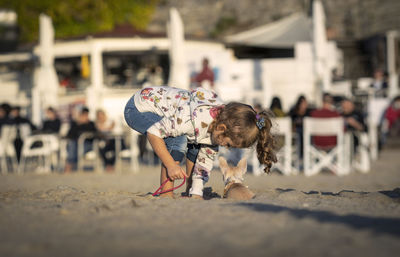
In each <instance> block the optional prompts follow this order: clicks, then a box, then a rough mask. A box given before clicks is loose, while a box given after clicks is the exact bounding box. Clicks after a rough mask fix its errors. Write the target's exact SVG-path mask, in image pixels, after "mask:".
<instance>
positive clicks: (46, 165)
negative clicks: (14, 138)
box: [18, 134, 59, 173]
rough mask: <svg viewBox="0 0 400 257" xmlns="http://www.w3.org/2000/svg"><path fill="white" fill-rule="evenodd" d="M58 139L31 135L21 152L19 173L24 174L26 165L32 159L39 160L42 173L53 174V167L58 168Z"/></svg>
mask: <svg viewBox="0 0 400 257" xmlns="http://www.w3.org/2000/svg"><path fill="white" fill-rule="evenodd" d="M58 150H59V143H58V138H57V136H55V135H52V134H41V135H31V136H28V137H26V138H25V139H24V145H23V147H22V152H21V160H20V164H19V167H18V172H19V173H23V172H24V171H25V169H26V163H27V161H28V160H29V159H31V158H37V159H38V163H39V168H40V169H39V170H38V171H39V172H40V173H49V172H51V167H52V165H53V167H54V168H56V167H57V164H58Z"/></svg>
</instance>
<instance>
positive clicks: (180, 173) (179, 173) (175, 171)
mask: <svg viewBox="0 0 400 257" xmlns="http://www.w3.org/2000/svg"><path fill="white" fill-rule="evenodd" d="M167 174H168V177H169V178H170V179H171V180H176V179H183V178H186V177H187V175H186V173H185V171H184V170H183V169H182V168H181V166H179V162H176V163H175V165H173V166H171V167H167Z"/></svg>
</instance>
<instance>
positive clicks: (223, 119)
mask: <svg viewBox="0 0 400 257" xmlns="http://www.w3.org/2000/svg"><path fill="white" fill-rule="evenodd" d="M270 117H271V115H270V114H269V113H268V112H267V111H261V112H260V113H256V111H255V110H254V109H253V107H251V106H250V105H247V104H242V103H237V102H231V103H229V104H227V105H225V107H224V108H222V109H221V110H220V112H219V114H218V116H217V118H216V120H215V121H214V122H215V123H214V124H213V126H214V127H216V126H218V125H220V124H224V125H225V126H226V130H225V133H224V134H223V136H225V137H229V138H230V139H231V140H232V141H233V143H235V145H236V146H238V147H239V148H247V147H250V146H252V145H253V144H254V143H255V142H256V141H257V146H256V150H257V158H258V160H259V161H260V163H261V164H265V169H264V171H265V172H266V173H268V172H269V171H270V168H271V166H272V163H273V162H276V160H277V159H276V155H275V141H274V138H273V137H272V135H271V126H272V122H271V119H270Z"/></svg>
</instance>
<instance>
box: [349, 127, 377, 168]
mask: <svg viewBox="0 0 400 257" xmlns="http://www.w3.org/2000/svg"><path fill="white" fill-rule="evenodd" d="M353 136H355V137H356V138H357V139H358V147H357V150H356V151H355V149H354V146H355V142H354V139H353V138H354V137H353ZM344 137H345V147H346V148H348V149H350V153H349V154H346V155H345V163H348V164H351V167H352V168H354V169H355V170H357V171H360V172H362V173H367V172H369V170H370V168H371V161H370V156H369V141H368V134H367V133H365V132H347V133H345V135H344ZM346 148H345V149H346Z"/></svg>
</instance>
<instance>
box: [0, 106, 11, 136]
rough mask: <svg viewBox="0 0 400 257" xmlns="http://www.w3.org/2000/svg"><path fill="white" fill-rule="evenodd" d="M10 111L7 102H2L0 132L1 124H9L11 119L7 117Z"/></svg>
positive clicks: (0, 107)
mask: <svg viewBox="0 0 400 257" xmlns="http://www.w3.org/2000/svg"><path fill="white" fill-rule="evenodd" d="M10 112H11V106H10V105H9V104H7V103H3V104H1V105H0V133H1V127H2V126H3V125H10V124H11V119H10V117H9V115H10ZM0 135H1V134H0Z"/></svg>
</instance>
